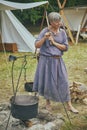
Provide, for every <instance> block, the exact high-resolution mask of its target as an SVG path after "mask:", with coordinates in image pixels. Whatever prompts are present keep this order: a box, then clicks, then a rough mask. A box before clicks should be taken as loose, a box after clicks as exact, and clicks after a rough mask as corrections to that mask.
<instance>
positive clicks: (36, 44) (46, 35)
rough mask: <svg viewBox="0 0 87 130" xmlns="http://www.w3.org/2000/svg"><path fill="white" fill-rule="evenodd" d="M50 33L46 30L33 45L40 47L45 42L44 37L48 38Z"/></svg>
mask: <svg viewBox="0 0 87 130" xmlns="http://www.w3.org/2000/svg"><path fill="white" fill-rule="evenodd" d="M50 35H51V34H50V32H46V33H45V34H44V36H43V37H42V38H41V39H40V40H38V41H36V42H35V47H36V48H40V47H41V46H42V45H43V44H44V43H45V41H46V39H49V37H50Z"/></svg>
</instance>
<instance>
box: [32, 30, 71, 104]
mask: <svg viewBox="0 0 87 130" xmlns="http://www.w3.org/2000/svg"><path fill="white" fill-rule="evenodd" d="M48 31H49V30H48V28H45V29H43V30H42V31H41V32H40V34H39V36H38V38H37V39H36V41H38V40H40V39H41V38H42V37H43V36H44V34H45V33H46V32H48ZM52 35H53V37H54V39H55V41H56V42H58V43H60V44H64V45H66V48H67V49H66V50H65V51H67V50H68V41H67V36H66V33H65V31H64V30H63V29H60V31H59V32H58V33H57V34H54V33H53V32H52ZM35 43H36V42H35ZM62 55H63V51H61V50H59V49H58V48H56V47H55V46H53V45H52V44H51V43H50V41H49V40H48V39H47V40H46V41H45V43H44V44H43V45H42V46H41V48H40V58H39V62H38V65H37V69H36V73H35V78H34V83H33V91H35V92H38V93H39V94H40V95H42V96H44V97H45V98H46V99H49V100H53V101H57V102H66V101H69V100H70V91H69V85H68V76H67V70H66V67H65V64H64V61H63V59H62ZM54 56H60V58H56V57H54Z"/></svg>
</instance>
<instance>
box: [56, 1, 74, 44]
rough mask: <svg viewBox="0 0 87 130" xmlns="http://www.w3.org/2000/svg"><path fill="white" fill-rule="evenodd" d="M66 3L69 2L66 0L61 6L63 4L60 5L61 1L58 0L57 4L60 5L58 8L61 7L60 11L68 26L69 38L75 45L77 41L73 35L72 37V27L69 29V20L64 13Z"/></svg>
mask: <svg viewBox="0 0 87 130" xmlns="http://www.w3.org/2000/svg"><path fill="white" fill-rule="evenodd" d="M66 1H67V0H64V2H63V4H62V5H61V3H60V0H57V3H58V6H59V9H60V15H61V16H62V18H63V19H64V21H65V25H66V27H67V30H68V34H69V37H70V38H71V41H72V43H73V44H74V43H75V41H74V38H73V35H72V33H71V30H70V27H69V24H68V20H67V18H66V17H65V15H64V11H63V9H64V6H65V4H66Z"/></svg>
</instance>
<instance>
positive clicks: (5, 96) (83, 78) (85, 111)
mask: <svg viewBox="0 0 87 130" xmlns="http://www.w3.org/2000/svg"><path fill="white" fill-rule="evenodd" d="M9 55H14V56H17V57H21V56H24V55H28V56H27V57H26V60H27V64H26V66H25V68H26V69H24V68H23V70H22V74H21V77H20V80H19V84H18V91H17V92H18V93H26V92H25V91H24V84H25V82H26V81H27V82H30V81H33V79H34V74H35V70H36V65H37V60H36V58H34V57H33V55H32V56H30V55H31V53H18V52H16V53H10V52H7V53H6V54H5V53H3V52H0V102H6V101H7V102H8V101H9V99H10V98H11V96H12V95H13V86H12V75H11V74H12V64H13V62H12V61H9V60H8V58H9ZM63 59H64V61H65V64H66V67H67V72H68V78H69V82H71V83H72V82H73V81H77V82H81V83H83V84H85V85H86V86H87V73H86V72H84V69H85V68H87V44H86V43H79V44H77V45H73V46H70V47H69V50H68V51H67V52H65V54H64V55H63ZM23 62H24V59H23V58H18V59H17V60H16V61H15V63H14V69H13V74H14V88H15V89H16V87H17V83H18V78H19V74H20V70H21V68H22V63H23ZM25 70H26V81H25ZM44 103H45V101H44V99H43V98H40V107H44ZM73 105H74V106H75V107H76V108H77V109H78V110H79V111H80V113H79V114H77V115H75V114H73V113H70V112H69V113H68V114H69V117H70V120H71V122H72V125H71V124H70V122H69V120H68V118H67V116H66V113H65V111H64V108H63V106H62V104H59V103H54V102H53V103H52V107H53V113H62V114H63V116H64V118H65V123H64V126H63V127H62V128H61V130H87V105H84V104H82V103H73Z"/></svg>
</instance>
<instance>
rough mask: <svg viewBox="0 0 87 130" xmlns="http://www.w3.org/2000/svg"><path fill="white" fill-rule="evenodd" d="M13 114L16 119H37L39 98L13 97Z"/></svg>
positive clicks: (28, 96)
mask: <svg viewBox="0 0 87 130" xmlns="http://www.w3.org/2000/svg"><path fill="white" fill-rule="evenodd" d="M10 101H11V113H12V116H13V117H14V118H17V119H20V120H28V119H31V118H35V117H36V116H37V114H38V98H37V97H36V96H30V95H17V96H15V97H14V96H12V97H11V99H10Z"/></svg>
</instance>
